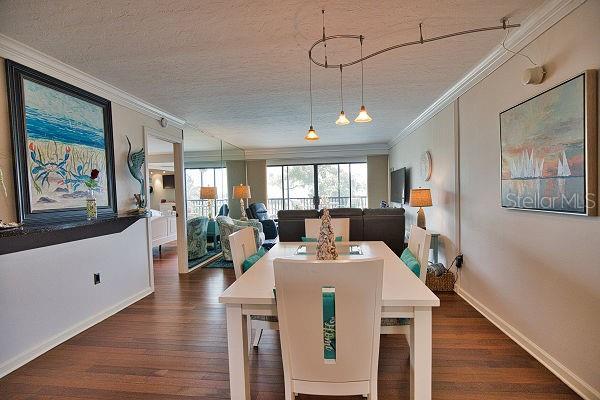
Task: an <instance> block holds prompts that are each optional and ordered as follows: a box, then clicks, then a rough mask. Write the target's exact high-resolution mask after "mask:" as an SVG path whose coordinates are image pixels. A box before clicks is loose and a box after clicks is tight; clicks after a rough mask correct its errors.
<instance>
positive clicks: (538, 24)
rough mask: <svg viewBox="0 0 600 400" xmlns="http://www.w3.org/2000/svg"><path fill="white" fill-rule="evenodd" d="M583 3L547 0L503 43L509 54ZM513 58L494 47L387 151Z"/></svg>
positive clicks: (409, 126) (398, 136)
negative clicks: (509, 50)
mask: <svg viewBox="0 0 600 400" xmlns="http://www.w3.org/2000/svg"><path fill="white" fill-rule="evenodd" d="M585 2H586V0H549V1H546V2H545V3H544V4H542V5H541V6H540V7H539V8H537V9H536V10H535V11H534V12H533V13H531V14H530V15H529V16H528V17H527V18H525V20H524V21H523V22H522V24H521V27H520V28H518V29H517V30H516V31H514V32H513V33H512V34H511V35H510V36H509V37H508V38H507V39H506V47H508V48H510V49H512V50H513V51H521V50H522V49H523V48H524V47H525V46H527V45H528V44H530V43H531V42H533V41H534V40H535V39H537V38H538V37H539V36H540V35H541V34H542V33H544V32H545V31H546V30H548V29H549V28H551V27H552V26H553V25H555V24H556V23H557V22H559V21H560V20H561V19H563V18H564V17H566V16H567V15H568V14H569V13H571V12H572V11H573V10H575V9H576V8H577V7H579V6H580V5H582V4H583V3H585ZM512 56H513V55H512V54H510V53H509V52H507V51H506V50H504V49H503V48H502V46H500V45H498V46H496V47H495V48H494V50H493V51H492V52H491V53H490V54H488V55H487V56H486V57H485V58H484V59H483V60H481V62H480V63H479V64H477V65H476V66H475V67H474V68H473V69H472V70H470V71H469V72H468V73H467V74H466V75H465V76H463V77H462V78H461V79H460V80H459V81H458V82H456V83H455V84H454V85H453V86H451V87H450V89H448V90H447V91H446V92H445V93H444V94H442V95H441V96H440V97H439V98H438V99H437V100H435V101H434V102H433V104H431V105H430V106H429V107H427V108H426V109H425V111H423V112H422V113H421V114H420V115H419V116H418V117H417V118H415V119H414V120H413V121H412V122H411V123H410V124H408V126H407V127H406V128H404V129H403V130H402V131H401V132H400V134H398V135H397V136H396V137H394V138H393V139H392V140H391V141H390V142H389V147H390V148H391V147H393V146H395V145H397V144H398V143H399V142H400V141H401V140H402V139H404V138H405V137H407V136H408V135H410V134H411V133H413V132H414V131H415V130H416V129H417V128H419V127H420V126H421V125H423V124H424V123H425V122H427V121H428V120H429V119H431V118H432V117H433V116H434V115H435V114H437V113H438V112H440V111H441V110H443V109H444V108H445V107H446V106H448V105H449V104H450V103H452V102H453V101H454V100H456V99H457V98H459V97H460V96H462V95H463V94H464V93H465V92H467V91H468V90H469V89H471V88H472V87H473V86H475V85H476V84H477V83H479V82H480V81H482V80H483V79H484V78H485V77H487V76H488V75H489V74H491V73H492V72H493V71H494V70H495V69H497V68H498V67H499V66H501V65H502V64H504V63H505V62H506V61H508V60H509V59H510V58H511V57H512Z"/></svg>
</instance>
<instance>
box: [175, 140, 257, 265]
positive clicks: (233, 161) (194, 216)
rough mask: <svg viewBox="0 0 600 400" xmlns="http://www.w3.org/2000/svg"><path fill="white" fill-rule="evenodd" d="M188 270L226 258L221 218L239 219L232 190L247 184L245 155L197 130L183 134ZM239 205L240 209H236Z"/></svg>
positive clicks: (241, 151) (236, 201) (235, 148)
mask: <svg viewBox="0 0 600 400" xmlns="http://www.w3.org/2000/svg"><path fill="white" fill-rule="evenodd" d="M183 144H184V167H185V204H186V209H185V212H186V229H187V236H188V241H187V242H188V268H189V269H190V270H191V269H195V268H198V267H201V266H205V265H208V264H211V263H214V262H217V263H218V262H220V261H221V260H222V258H223V254H222V251H223V248H222V245H221V233H220V230H219V225H218V223H217V217H218V216H231V217H232V218H239V215H240V207H239V200H235V199H233V193H232V187H233V185H237V184H240V183H244V184H245V182H246V162H245V160H244V151H243V150H241V149H239V148H237V147H235V146H233V145H231V144H229V143H227V142H224V141H222V140H220V139H217V138H215V137H212V136H209V135H206V134H203V133H202V132H198V131H195V130H184V140H183ZM236 204H237V207H236V206H235V205H236Z"/></svg>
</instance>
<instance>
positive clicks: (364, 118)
mask: <svg viewBox="0 0 600 400" xmlns="http://www.w3.org/2000/svg"><path fill="white" fill-rule="evenodd" d="M363 39H364V38H363V36H362V35H360V99H361V103H362V104H361V106H360V111H359V112H358V115H357V116H356V118H354V122H361V123H364V122H371V121H372V120H373V118H371V116H370V115H369V114H368V113H367V107H365V69H364V65H363Z"/></svg>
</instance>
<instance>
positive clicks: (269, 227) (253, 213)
mask: <svg viewBox="0 0 600 400" xmlns="http://www.w3.org/2000/svg"><path fill="white" fill-rule="evenodd" d="M248 217H249V218H252V219H257V220H258V221H259V222H260V223H261V224H262V226H263V231H264V232H265V239H267V240H272V239H276V238H277V224H276V223H275V221H274V220H272V219H271V218H269V212H268V211H267V207H265V205H264V204H263V203H252V204H250V206H248Z"/></svg>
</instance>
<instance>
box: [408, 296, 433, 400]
mask: <svg viewBox="0 0 600 400" xmlns="http://www.w3.org/2000/svg"><path fill="white" fill-rule="evenodd" d="M410 340H411V346H410V398H411V400H431V364H432V361H431V355H432V351H431V341H432V338H431V307H415V318H414V322H413V324H412V326H411V335H410Z"/></svg>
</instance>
